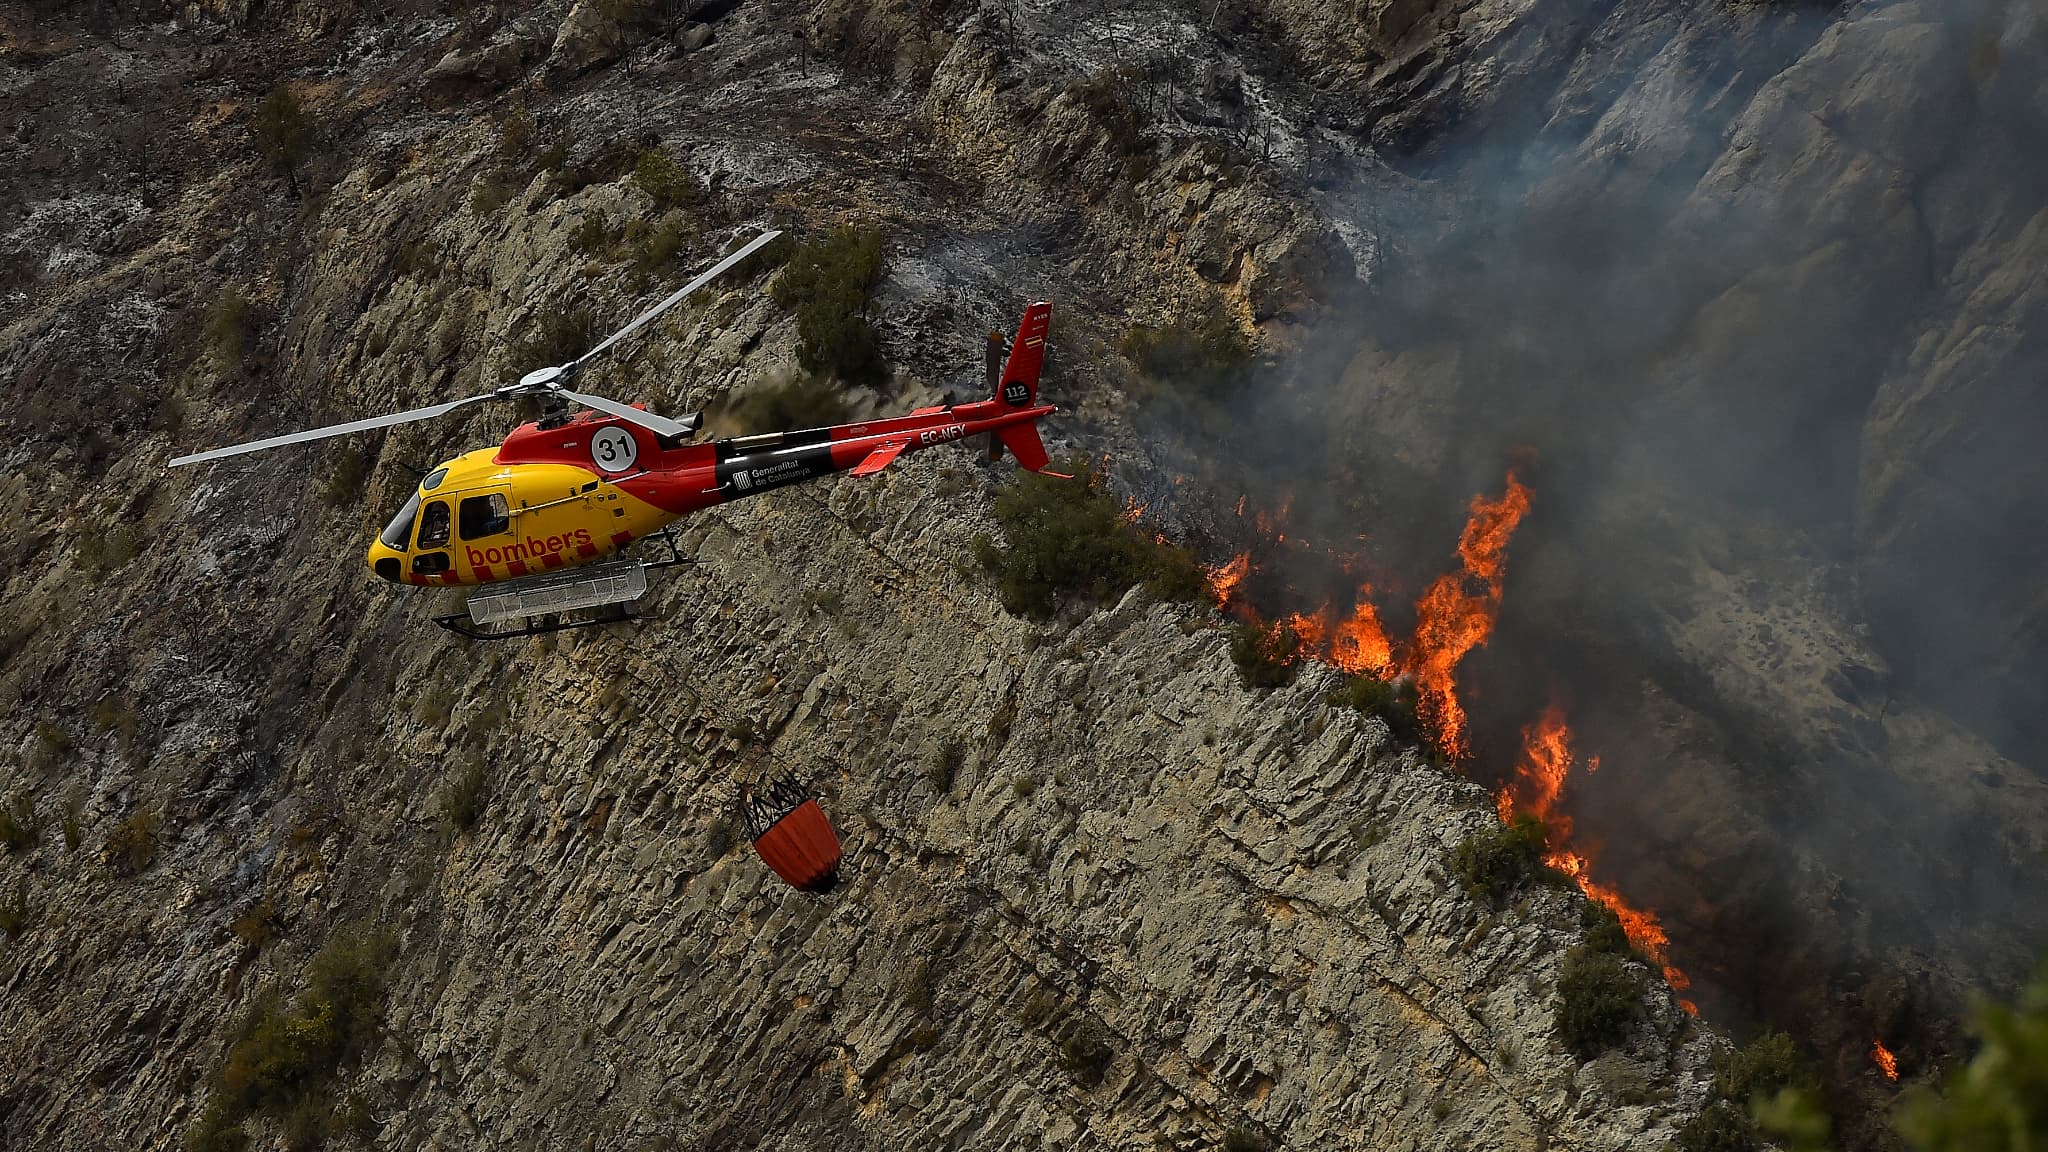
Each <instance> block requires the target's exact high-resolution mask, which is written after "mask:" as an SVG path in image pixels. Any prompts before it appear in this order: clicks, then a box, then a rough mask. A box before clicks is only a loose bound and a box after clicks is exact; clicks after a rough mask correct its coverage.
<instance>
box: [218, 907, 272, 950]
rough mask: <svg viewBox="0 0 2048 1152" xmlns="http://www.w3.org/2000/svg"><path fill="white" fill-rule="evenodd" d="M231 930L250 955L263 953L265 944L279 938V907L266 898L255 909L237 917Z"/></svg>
mask: <svg viewBox="0 0 2048 1152" xmlns="http://www.w3.org/2000/svg"><path fill="white" fill-rule="evenodd" d="M229 930H230V931H232V932H233V933H234V934H235V939H237V940H240V941H241V942H242V947H243V949H244V950H245V951H246V952H247V953H248V954H249V955H252V956H253V955H255V954H256V953H258V952H261V951H262V950H263V946H264V945H265V944H268V943H270V942H271V941H272V940H274V939H276V938H277V905H276V904H274V903H272V902H271V900H270V897H268V896H265V897H264V898H263V899H262V900H260V901H258V902H257V903H256V906H255V907H253V908H251V909H249V910H248V911H247V912H244V913H242V914H241V915H240V916H237V917H235V922H234V924H233V925H232V926H230V929H229Z"/></svg>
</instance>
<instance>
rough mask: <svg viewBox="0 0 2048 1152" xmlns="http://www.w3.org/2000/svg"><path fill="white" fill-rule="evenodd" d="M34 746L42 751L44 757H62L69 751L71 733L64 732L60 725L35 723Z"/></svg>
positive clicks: (48, 722) (40, 721) (44, 722)
mask: <svg viewBox="0 0 2048 1152" xmlns="http://www.w3.org/2000/svg"><path fill="white" fill-rule="evenodd" d="M36 745H37V747H39V748H41V749H42V751H43V753H44V755H47V756H62V755H64V754H65V753H67V752H69V751H71V748H72V742H71V733H69V732H66V731H65V730H64V728H63V726H62V725H60V724H53V723H51V722H50V721H48V720H38V721H36Z"/></svg>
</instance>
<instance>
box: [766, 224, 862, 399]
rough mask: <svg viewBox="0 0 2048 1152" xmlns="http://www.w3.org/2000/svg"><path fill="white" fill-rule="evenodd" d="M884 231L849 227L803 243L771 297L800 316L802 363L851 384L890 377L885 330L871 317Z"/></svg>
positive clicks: (798, 343)
mask: <svg viewBox="0 0 2048 1152" xmlns="http://www.w3.org/2000/svg"><path fill="white" fill-rule="evenodd" d="M882 267H883V255H882V233H881V230H880V229H878V228H872V227H854V226H852V225H846V226H843V227H840V228H836V229H834V230H833V231H832V232H831V234H830V235H828V236H826V237H825V238H824V239H822V240H817V241H813V242H810V243H804V244H799V245H797V247H796V250H795V252H793V253H792V254H791V256H790V260H789V263H788V264H787V265H785V266H784V267H783V269H782V275H781V276H779V277H777V278H776V280H775V286H774V287H773V288H772V289H771V290H770V295H772V296H773V297H774V298H775V302H776V303H777V304H779V305H781V306H782V307H784V308H787V309H789V310H790V311H792V312H794V313H795V314H796V332H797V349H796V355H797V363H799V364H801V365H802V366H803V368H804V370H805V371H807V372H817V373H824V374H828V375H831V376H834V377H837V378H839V379H841V380H844V381H845V382H847V383H848V384H861V385H875V384H880V383H882V382H883V381H884V380H886V379H887V378H888V363H887V361H886V360H884V359H883V356H882V334H881V332H880V331H878V330H877V329H876V328H875V326H874V324H873V323H872V322H871V321H870V320H869V318H868V309H869V305H870V304H871V303H872V301H873V299H874V293H875V289H876V288H878V287H880V286H881V283H882Z"/></svg>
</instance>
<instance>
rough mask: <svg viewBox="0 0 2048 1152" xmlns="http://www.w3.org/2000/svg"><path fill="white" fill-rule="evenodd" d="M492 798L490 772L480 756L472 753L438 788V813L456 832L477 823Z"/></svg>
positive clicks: (474, 825)
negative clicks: (445, 783)
mask: <svg viewBox="0 0 2048 1152" xmlns="http://www.w3.org/2000/svg"><path fill="white" fill-rule="evenodd" d="M490 802H491V785H490V776H489V774H488V773H486V772H485V770H484V762H483V759H482V758H481V757H471V758H470V760H469V762H468V763H467V764H465V765H464V766H463V769H462V771H461V772H459V773H457V774H456V776H455V778H454V779H453V780H450V781H449V782H448V785H447V787H445V788H443V789H442V790H441V814H442V815H443V816H445V817H446V818H447V820H448V823H449V824H450V825H452V826H453V827H454V828H455V830H456V831H458V832H467V831H469V830H470V829H472V828H474V827H476V822H477V820H478V819H479V818H481V817H482V816H483V814H484V808H485V806H486V805H488V804H489V803H490Z"/></svg>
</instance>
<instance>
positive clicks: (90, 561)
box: [78, 524, 140, 580]
mask: <svg viewBox="0 0 2048 1152" xmlns="http://www.w3.org/2000/svg"><path fill="white" fill-rule="evenodd" d="M139 551H140V546H139V545H138V544H137V543H136V542H135V533H134V531H133V530H131V529H130V528H129V527H128V526H127V525H126V524H109V525H107V526H105V527H101V526H100V525H98V524H86V525H84V526H82V527H81V528H80V529H79V530H78V567H79V569H80V570H81V571H83V572H84V573H85V574H86V575H88V576H90V577H92V578H93V579H95V580H97V579H99V578H100V577H102V576H105V575H106V574H107V573H109V572H113V571H115V570H117V569H119V568H122V567H124V566H126V565H127V564H128V562H129V561H131V560H133V559H135V557H136V554H137V553H138V552H139Z"/></svg>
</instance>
